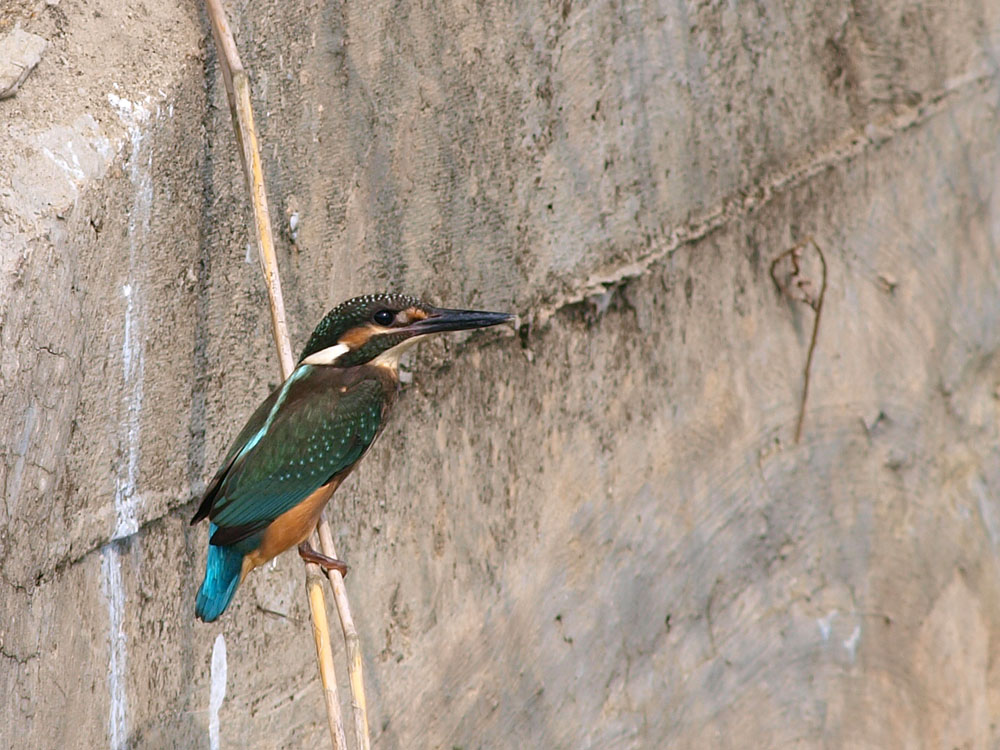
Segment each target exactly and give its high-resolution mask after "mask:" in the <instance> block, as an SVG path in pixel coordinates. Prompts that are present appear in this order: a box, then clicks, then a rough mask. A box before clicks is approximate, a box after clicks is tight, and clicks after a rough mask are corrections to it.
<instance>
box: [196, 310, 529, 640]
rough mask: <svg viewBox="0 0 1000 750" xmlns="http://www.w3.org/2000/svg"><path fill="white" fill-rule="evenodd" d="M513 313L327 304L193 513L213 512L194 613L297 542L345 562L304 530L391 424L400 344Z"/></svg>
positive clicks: (212, 607) (326, 563) (205, 611)
mask: <svg viewBox="0 0 1000 750" xmlns="http://www.w3.org/2000/svg"><path fill="white" fill-rule="evenodd" d="M512 318H513V316H512V315H509V314H507V313H498V312H485V311H480V310H450V309H445V308H438V307H434V306H432V305H429V304H427V303H425V302H421V301H420V300H419V299H417V298H415V297H411V296H407V295H403V294H369V295H365V296H361V297H354V298H353V299H349V300H347V301H346V302H343V303H342V304H340V305H338V306H337V307H335V308H333V309H332V310H330V311H329V312H328V313H327V314H326V316H325V317H324V318H323V319H322V320H321V321H320V322H319V324H318V325H317V326H316V328H315V330H314V331H313V332H312V335H311V336H310V337H309V340H308V342H307V343H306V346H305V348H304V349H303V350H302V354H301V356H300V357H299V359H298V363H297V364H296V366H295V369H294V370H292V372H291V374H290V375H289V376H288V377H287V378H286V379H285V381H284V382H283V383H281V384H280V385H279V386H278V387H277V388H275V389H274V390H273V391H272V392H271V393H270V395H269V396H268V397H267V398H266V399H264V401H263V402H262V403H261V404H260V406H258V407H257V409H256V411H254V412H253V414H252V415H251V417H250V419H249V420H248V421H247V423H246V425H245V426H244V427H243V429H242V430H240V432H239V434H238V435H237V436H236V439H235V441H234V442H233V445H232V447H231V448H230V449H229V452H228V453H227V454H226V457H225V458H224V459H223V461H222V465H221V466H220V468H219V470H218V471H217V472H216V474H215V476H214V477H213V478H212V480H211V482H209V483H208V485H207V486H206V489H205V494H204V496H203V498H202V500H201V504H200V505H199V507H198V510H197V512H196V513H195V514H194V517H193V518H192V519H191V523H192V525H193V524H196V523H198V522H199V521H201V520H203V519H205V518H208V520H209V522H210V523H209V544H208V559H207V561H206V564H205V578H204V580H203V581H202V584H201V587H200V588H199V590H198V594H197V597H196V600H195V615H196V616H197V617H198V618H199V619H201V620H203V621H205V622H212V621H213V620H216V619H217V618H218V617H219V616H220V615H222V613H223V612H224V611H225V610H226V607H228V606H229V603H230V602H231V601H232V599H233V596H234V595H235V593H236V589H237V587H238V586H239V584H240V583H241V582H242V581H243V580H244V579H245V578H246V576H247V574H248V573H249V572H250V571H251V570H253V569H254V568H256V567H259V566H260V565H263V564H264V563H266V562H267V561H269V560H271V559H272V558H274V557H275V556H277V555H279V554H280V553H282V552H284V551H285V550H287V549H290V548H291V547H293V546H298V549H299V554H300V556H301V557H302V558H303V559H305V560H307V561H309V562H314V563H317V564H318V565H321V566H322V567H324V568H326V569H328V570H339V571H340V572H341V573H346V572H347V566H346V565H345V564H344V563H343V562H342V561H340V560H336V559H334V558H331V557H327V556H326V555H323V554H321V553H319V552H317V551H316V550H314V549H313V548H312V547H311V546H309V544H308V542H307V541H306V539H307V538H308V536H309V535H310V533H311V532H312V530H313V529H314V528H315V526H316V523H317V521H318V520H319V517H320V513H321V512H322V510H323V508H324V506H325V505H326V503H327V502H328V501H329V499H330V497H331V496H332V495H333V493H334V492H335V491H336V490H337V488H338V487H339V486H340V484H341V483H342V482H343V481H344V479H345V478H346V477H347V476H348V475H349V474H350V473H351V471H353V469H354V467H355V466H357V464H358V461H360V460H361V458H362V456H364V455H365V453H366V452H367V451H368V449H369V448H370V447H371V446H372V444H373V443H374V442H375V440H376V439H377V438H378V436H379V435H380V434H381V432H382V430H383V428H384V427H385V424H386V418H387V416H388V414H389V411H390V409H391V407H392V405H393V402H394V401H395V400H396V395H397V393H398V391H399V358H400V356H401V355H402V354H403V353H404V352H405V351H406V350H407V349H409V348H410V347H411V346H413V345H414V344H416V343H417V342H418V341H421V340H423V339H425V338H427V337H428V336H430V335H432V334H436V333H441V332H444V331H461V330H466V329H472V328H485V327H488V326H494V325H498V324H500V323H504V322H507V321H509V320H511V319H512Z"/></svg>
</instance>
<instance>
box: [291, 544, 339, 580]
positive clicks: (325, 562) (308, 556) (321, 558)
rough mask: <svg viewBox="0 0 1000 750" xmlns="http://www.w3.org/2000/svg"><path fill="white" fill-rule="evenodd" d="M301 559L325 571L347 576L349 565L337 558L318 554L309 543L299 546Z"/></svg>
mask: <svg viewBox="0 0 1000 750" xmlns="http://www.w3.org/2000/svg"><path fill="white" fill-rule="evenodd" d="M299 557H301V558H302V559H303V560H305V561H306V562H311V563H316V564H317V565H319V566H320V567H321V568H323V569H324V570H336V571H339V572H340V575H342V576H346V575H347V563H345V562H344V561H343V560H338V559H336V558H335V557H327V556H326V555H324V554H323V553H322V552H317V551H316V550H314V549H313V548H312V547H310V546H309V544H308V543H307V542H302V544H300V545H299Z"/></svg>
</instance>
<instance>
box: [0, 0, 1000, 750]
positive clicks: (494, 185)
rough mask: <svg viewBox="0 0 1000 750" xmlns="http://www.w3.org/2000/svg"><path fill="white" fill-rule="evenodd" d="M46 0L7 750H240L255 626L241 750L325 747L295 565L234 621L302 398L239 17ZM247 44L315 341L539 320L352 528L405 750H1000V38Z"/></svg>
mask: <svg viewBox="0 0 1000 750" xmlns="http://www.w3.org/2000/svg"><path fill="white" fill-rule="evenodd" d="M37 6H38V7H35V5H32V4H29V3H23V2H14V3H11V4H9V7H8V8H7V12H6V14H4V13H2V12H0V34H2V33H4V32H5V31H6V30H7V29H9V28H10V27H11V26H12V25H13V24H14V23H20V24H21V25H22V26H23V27H24V28H26V29H27V30H28V31H32V32H34V33H37V34H39V35H41V36H43V37H45V38H46V39H48V40H49V47H48V49H47V50H46V52H45V54H44V57H43V60H42V63H41V64H40V66H39V68H38V69H37V70H36V71H35V72H34V73H33V74H32V76H31V77H30V78H29V79H28V81H27V82H26V83H25V85H24V86H23V88H22V89H21V91H20V92H19V93H18V94H17V96H16V97H15V98H13V99H8V100H4V101H0V128H2V131H0V222H2V223H0V249H2V253H0V344H2V352H0V497H2V499H3V502H2V503H0V578H2V583H0V586H2V590H3V591H2V596H0V696H3V697H2V699H0V700H2V703H0V709H2V711H3V715H4V716H5V717H6V718H5V721H4V722H0V746H3V747H7V746H18V747H104V746H112V747H117V746H130V747H136V748H138V747H149V748H161V747H182V748H187V747H205V746H207V745H208V743H209V739H208V729H207V728H208V724H209V710H208V709H209V684H210V679H211V676H210V672H211V671H210V660H211V653H212V648H213V643H214V642H215V640H216V637H217V635H218V634H220V633H221V634H223V635H224V638H225V643H226V646H227V652H228V659H227V667H228V670H227V671H228V681H227V696H226V700H225V703H224V704H223V706H222V709H221V712H220V726H221V733H220V736H221V746H222V747H232V748H275V747H303V746H306V745H307V743H319V746H323V745H324V744H325V743H326V742H327V741H328V740H327V737H326V730H325V714H324V710H323V705H322V699H321V695H320V690H319V685H318V679H317V675H316V668H315V659H314V650H313V646H312V642H311V638H310V634H309V625H308V613H307V609H306V607H305V600H304V596H303V593H302V572H301V565H300V563H299V561H298V559H297V558H296V557H294V556H293V555H286V556H285V557H283V558H281V559H280V560H278V561H277V563H276V564H275V566H274V567H273V568H269V569H265V570H261V571H258V572H257V573H256V574H255V575H254V576H253V578H252V580H251V581H249V582H248V583H247V584H246V585H245V586H244V587H243V588H242V589H241V591H240V592H239V594H238V595H237V599H236V603H235V605H234V606H233V607H232V608H231V610H230V611H229V612H227V614H226V616H225V617H224V618H223V619H222V621H221V622H220V623H218V624H215V625H211V626H209V625H203V624H201V623H196V622H195V621H194V619H193V613H192V609H193V604H192V602H193V596H194V591H195V588H196V586H197V584H198V582H199V580H200V576H201V570H202V565H203V560H204V548H205V542H206V538H205V537H206V530H205V528H203V527H196V528H193V529H192V528H190V527H189V526H187V518H188V517H189V515H190V513H191V512H192V510H193V501H194V498H195V496H196V495H197V493H198V490H199V489H200V488H201V487H202V486H203V482H204V480H205V478H206V477H207V476H208V475H209V474H210V473H211V472H212V471H213V470H214V466H215V464H216V462H217V461H218V459H219V457H220V456H221V454H222V453H223V451H224V450H225V449H226V447H227V444H228V440H230V439H231V438H232V437H233V436H234V434H235V432H236V431H237V429H238V428H239V426H240V424H241V423H242V419H244V418H245V416H246V415H247V413H248V412H249V410H250V409H251V408H252V407H253V405H254V404H255V402H256V401H258V400H259V399H260V398H261V397H262V396H263V395H264V394H265V393H266V391H267V390H268V388H269V386H270V385H273V384H274V382H275V381H276V371H277V367H276V363H275V357H274V355H273V353H272V345H271V341H270V334H269V329H268V326H269V318H268V315H267V312H266V304H265V300H264V296H263V292H262V289H261V283H260V279H259V271H258V269H257V265H256V260H255V259H254V258H253V256H252V255H251V254H250V253H249V251H248V249H247V243H248V239H249V238H248V237H247V234H246V229H245V223H246V216H247V214H246V206H245V197H244V194H243V188H242V175H241V173H240V171H239V164H238V161H237V158H236V155H235V150H234V146H233V138H232V135H231V132H230V124H229V116H228V112H227V110H226V108H225V103H224V96H223V94H222V91H221V84H220V82H219V79H218V74H217V70H216V67H215V64H214V57H213V52H212V50H211V48H210V46H209V45H206V27H205V25H204V19H203V18H202V17H201V15H200V10H199V8H198V4H197V3H180V2H174V1H172V0H170V1H163V0H125V2H121V3H119V2H114V1H113V0H61V2H59V3H58V4H56V5H55V6H46V5H44V4H37ZM231 13H232V20H233V25H234V28H235V30H236V34H237V37H238V40H239V42H240V45H241V48H242V50H243V53H244V59H245V62H246V63H247V64H248V67H249V68H250V69H251V70H252V71H253V75H254V92H255V96H256V100H255V105H256V107H257V116H258V120H259V124H260V126H261V130H262V142H263V144H264V157H265V160H266V166H267V170H268V175H267V176H268V180H269V189H270V197H271V200H272V205H273V209H274V214H275V217H276V219H277V221H278V223H279V225H280V232H279V244H280V247H279V252H280V261H281V265H282V272H283V274H284V276H283V282H284V286H285V291H286V295H287V302H288V307H289V313H290V317H291V324H292V327H293V336H294V339H295V343H296V346H298V345H300V344H301V342H302V341H303V340H304V338H305V336H306V335H307V334H308V331H309V329H310V327H311V326H312V325H313V324H314V323H315V322H316V321H317V320H318V319H319V317H320V316H321V315H322V314H323V312H324V311H325V310H326V309H327V308H328V307H329V306H331V305H332V304H334V303H336V302H337V301H339V300H341V299H343V298H345V297H347V296H350V295H351V294H355V293H361V292H366V291H370V290H378V289H383V288H391V289H397V290H406V291H410V292H413V293H416V294H419V295H423V296H426V297H428V298H430V299H432V300H434V301H437V302H442V303H446V304H451V305H466V304H468V305H477V306H485V307H493V308H497V309H510V310H513V311H516V312H517V313H519V314H520V315H521V317H522V321H523V323H524V324H525V327H524V328H523V329H522V331H523V335H521V336H513V335H503V334H496V333H491V334H486V335H478V336H474V337H471V338H467V339H465V340H451V341H447V342H434V343H431V344H428V345H425V346H424V348H423V349H422V350H420V352H419V353H418V354H417V356H416V357H415V359H414V361H413V363H412V369H413V371H414V382H413V385H412V386H410V387H408V388H407V389H406V391H405V393H404V395H403V397H402V399H401V401H400V403H399V405H398V407H397V410H396V413H395V414H394V421H393V422H392V425H391V427H390V428H389V429H388V430H387V431H386V434H385V435H384V437H383V439H382V441H381V443H380V444H379V445H378V447H377V448H376V449H375V450H374V451H373V452H372V454H371V455H370V456H369V457H368V458H367V459H366V460H365V462H364V463H363V465H362V467H361V468H360V470H359V471H358V472H357V473H356V474H355V475H354V477H353V478H352V480H351V481H350V482H349V483H348V484H347V485H346V486H345V487H343V488H342V489H341V491H340V492H339V493H338V495H337V496H336V498H335V502H334V503H333V504H332V505H331V511H332V513H331V519H332V521H333V524H334V527H335V530H336V532H337V534H338V537H339V545H340V549H341V551H342V554H343V555H344V556H345V557H346V558H347V559H348V560H349V561H350V563H351V564H352V566H353V571H354V572H353V573H352V575H351V576H350V577H349V579H348V589H349V591H350V593H351V597H352V602H353V604H354V608H355V615H356V618H357V619H358V623H359V626H360V627H361V629H362V638H363V643H364V650H365V659H366V667H367V673H368V676H369V698H370V704H371V705H372V708H373V717H372V718H373V730H374V734H375V743H376V746H378V747H382V748H417V747H428V748H439V747H440V748H452V747H462V748H480V747H481V748H501V747H558V748H576V747H591V746H594V747H598V746H599V747H623V748H625V747H628V748H639V747H665V746H670V747H682V748H683V747H690V748H705V747H734V748H735V747H741V748H742V747H779V746H787V745H792V744H796V745H800V746H806V747H826V746H834V747H871V748H883V747H914V748H918V747H919V748H923V747H926V748H939V747H948V748H951V747H969V748H990V747H996V746H997V744H998V743H1000V667H998V664H1000V660H998V653H1000V651H998V643H1000V565H998V561H1000V557H998V556H1000V504H998V497H1000V459H998V456H997V451H996V445H997V439H998V418H1000V396H998V394H1000V359H998V351H1000V192H998V191H997V189H996V186H997V185H998V184H1000V153H998V145H1000V119H998V116H997V110H998V103H1000V73H998V67H997V66H998V60H1000V5H998V4H996V3H993V2H988V1H985V0H979V1H978V2H977V1H976V0H966V1H964V2H954V3H940V2H933V0H927V1H925V2H906V3H904V2H856V1H855V2H846V0H845V1H842V2H832V3H825V2H816V3H802V2H793V1H792V0H786V1H785V2H781V1H780V0H767V1H765V2H758V3H752V4H751V3H744V2H739V3H729V4H724V3H694V2H690V3H683V2H673V3H671V2H662V3H659V4H657V3H646V4H635V5H628V4H619V3H615V2H605V3H592V4H581V3H574V2H571V0H564V1H563V2H560V3H538V2H536V3H510V4H508V5H499V4H490V3H487V4H483V5H482V6H481V7H480V6H475V5H470V4H464V3H457V2H445V3H442V4H441V5H440V6H438V7H424V6H423V4H419V3H405V2H404V3H402V4H397V5H395V6H393V7H390V6H389V4H385V3H372V2H368V1H367V0H365V1H364V2H360V1H359V2H354V1H352V2H346V3H341V2H338V1H337V0H330V1H327V0H320V1H319V2H307V1H306V0H296V1H295V2H288V3H280V4H275V3H271V2H264V1H263V0H251V2H248V3H243V4H240V5H239V6H238V7H236V8H231ZM292 213H296V214H297V215H298V218H299V229H298V233H297V237H296V238H295V241H294V242H293V241H292V237H291V233H290V231H289V229H288V224H287V217H288V216H290V215H291V214H292ZM806 236H812V237H814V238H815V240H816V242H817V243H818V245H819V246H820V247H821V248H822V249H823V251H824V253H825V257H826V259H827V262H828V265H829V288H828V291H827V295H826V302H825V307H824V311H823V323H822V326H821V329H820V332H819V339H818V345H817V350H816V355H815V361H814V364H813V370H812V380H811V391H810V400H809V405H808V411H807V415H806V420H805V427H804V433H803V437H802V440H801V442H800V443H798V444H796V443H795V441H794V429H795V421H796V417H797V412H798V404H799V396H800V393H801V388H802V370H803V365H804V362H805V356H806V350H807V347H808V342H809V332H810V329H811V326H812V321H813V316H812V313H811V311H810V310H809V309H808V308H806V307H805V306H803V305H801V304H798V303H791V302H789V301H788V300H787V299H785V298H783V297H782V296H781V295H780V294H778V293H777V291H776V289H775V287H774V285H773V283H772V282H771V279H770V277H769V266H770V264H771V261H772V260H773V259H774V258H775V257H777V256H778V255H779V254H780V253H782V252H783V251H785V250H786V249H788V248H790V247H791V246H792V245H793V244H794V243H796V242H798V241H799V240H801V239H803V238H805V237H806ZM115 536H117V537H120V538H119V539H118V540H117V541H111V540H112V537H115ZM217 672H218V670H217Z"/></svg>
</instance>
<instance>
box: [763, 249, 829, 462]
mask: <svg viewBox="0 0 1000 750" xmlns="http://www.w3.org/2000/svg"><path fill="white" fill-rule="evenodd" d="M807 247H812V248H813V249H814V250H815V251H816V255H817V257H818V258H819V263H820V282H819V289H817V288H816V282H815V281H814V280H813V279H812V278H810V277H809V274H807V273H806V272H805V271H804V269H803V267H802V266H803V256H802V252H803V250H805V248H807ZM771 279H772V280H773V281H774V283H775V286H777V287H778V290H779V291H780V292H781V293H782V294H784V295H785V296H786V297H788V298H789V299H790V300H793V301H795V302H803V303H805V304H807V305H809V307H811V308H812V309H813V326H812V334H811V335H810V336H809V351H808V352H807V353H806V364H805V367H804V368H803V371H802V397H801V398H800V400H799V416H798V420H797V421H796V423H795V442H796V443H798V442H799V441H800V440H801V439H802V423H803V421H804V420H805V416H806V399H808V398H809V378H810V375H811V373H812V361H813V354H814V353H815V352H816V339H817V338H818V337H819V323H820V317H821V316H822V314H823V298H824V297H825V296H826V257H825V256H824V255H823V251H822V250H821V249H820V247H819V245H818V244H816V241H815V240H814V239H813V238H812V237H807V238H806V239H805V240H803V241H802V242H800V243H799V244H798V245H796V246H795V247H793V248H792V249H791V250H787V251H785V252H783V253H782V254H781V255H779V256H778V257H777V258H775V259H774V261H772V263H771Z"/></svg>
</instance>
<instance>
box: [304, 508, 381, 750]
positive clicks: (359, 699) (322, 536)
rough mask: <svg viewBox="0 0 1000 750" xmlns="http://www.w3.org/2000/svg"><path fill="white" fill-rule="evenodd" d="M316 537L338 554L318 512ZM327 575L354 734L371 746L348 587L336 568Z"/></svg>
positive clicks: (364, 749)
mask: <svg viewBox="0 0 1000 750" xmlns="http://www.w3.org/2000/svg"><path fill="white" fill-rule="evenodd" d="M317 528H318V529H319V541H320V544H321V545H322V547H323V554H324V555H327V556H328V557H334V558H335V557H337V550H336V548H335V547H334V546H333V534H332V533H331V532H330V524H329V523H327V521H326V516H325V515H323V516H320V522H319V526H318V527H317ZM326 575H327V577H328V578H329V579H330V587H331V588H332V589H333V599H334V601H336V602H337V612H339V613H340V626H341V627H342V628H343V630H344V643H345V644H346V646H347V673H348V676H349V677H350V681H351V713H352V714H353V716H354V736H355V738H356V739H357V743H358V748H359V750H370V748H371V738H370V737H369V732H368V703H367V701H366V700H365V674H364V669H363V668H362V662H361V639H360V638H358V630H357V628H355V627H354V618H353V617H351V606H350V604H348V602H347V587H346V586H344V577H343V576H342V575H341V574H340V571H339V570H328V571H326Z"/></svg>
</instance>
